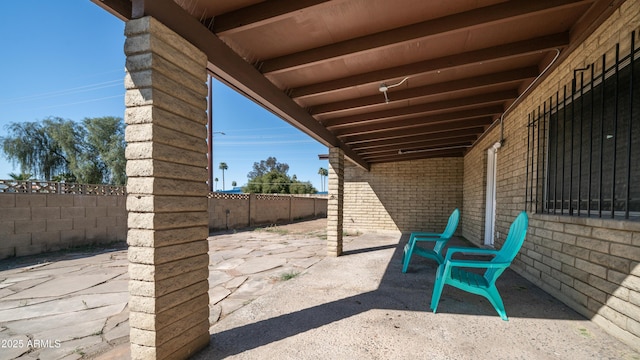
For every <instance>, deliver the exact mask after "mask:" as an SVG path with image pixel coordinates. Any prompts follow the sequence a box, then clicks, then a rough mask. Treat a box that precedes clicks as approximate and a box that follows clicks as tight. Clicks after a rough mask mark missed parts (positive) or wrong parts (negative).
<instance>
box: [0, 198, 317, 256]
mask: <svg viewBox="0 0 640 360" xmlns="http://www.w3.org/2000/svg"><path fill="white" fill-rule="evenodd" d="M251 199H253V211H254V212H255V213H256V214H257V215H256V216H255V217H253V218H250V216H249V207H250V201H251V200H250V195H248V194H242V195H235V194H234V195H233V196H227V197H225V198H216V199H213V198H212V199H209V203H208V207H209V229H210V230H221V229H239V228H243V227H248V226H255V225H263V224H275V223H283V222H290V221H295V220H300V219H308V218H317V217H325V216H327V199H326V198H322V197H298V196H284V200H283V197H279V198H277V199H275V196H260V199H257V200H256V195H255V194H253V195H251ZM277 206H281V207H282V206H286V208H284V209H280V210H279V211H278V212H271V209H273V208H274V207H277ZM289 206H290V207H291V208H289ZM227 210H228V211H229V214H228V215H227ZM0 212H1V213H2V214H3V216H1V217H0V260H1V259H6V258H9V257H14V256H26V255H35V254H40V253H43V252H50V251H56V250H61V249H66V248H71V247H75V246H82V245H90V244H107V243H112V242H117V241H126V239H127V212H126V196H124V195H123V196H118V195H109V196H101V195H70V194H63V195H57V194H10V193H0ZM285 215H286V218H283V216H285Z"/></svg>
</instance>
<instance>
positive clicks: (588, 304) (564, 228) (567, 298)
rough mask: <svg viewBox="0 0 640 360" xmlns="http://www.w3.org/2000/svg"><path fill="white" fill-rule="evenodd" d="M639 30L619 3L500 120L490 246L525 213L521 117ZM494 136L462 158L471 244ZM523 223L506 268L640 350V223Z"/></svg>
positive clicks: (477, 233)
mask: <svg viewBox="0 0 640 360" xmlns="http://www.w3.org/2000/svg"><path fill="white" fill-rule="evenodd" d="M639 28H640V3H638V2H637V1H626V2H625V3H624V4H623V5H622V6H621V7H620V8H619V9H617V10H616V11H615V13H614V14H613V15H612V16H611V17H610V18H609V19H608V20H607V21H606V22H605V23H604V24H603V25H602V26H601V27H600V28H599V29H597V30H596V31H595V32H594V33H593V34H592V35H591V36H590V37H589V38H588V39H587V40H586V41H585V42H584V43H583V45H581V46H579V47H578V48H577V49H576V50H575V51H574V52H573V53H572V54H570V55H569V56H568V57H567V59H566V60H564V61H563V62H562V63H560V64H559V65H558V67H557V68H556V69H555V70H554V71H553V72H551V73H550V74H549V76H548V77H547V78H546V79H545V80H544V81H542V82H541V83H540V84H539V86H537V87H536V88H535V89H534V90H533V91H532V92H531V93H530V94H529V95H528V96H526V97H525V98H524V99H523V101H522V102H521V103H520V104H519V105H518V106H516V107H515V108H514V109H513V111H512V112H511V113H509V114H508V115H507V117H506V119H505V121H504V134H505V143H504V145H503V147H502V148H500V149H499V150H498V165H497V198H496V202H497V212H496V231H497V232H499V233H500V234H501V236H500V237H499V238H498V239H497V240H496V246H497V247H499V246H500V245H501V243H502V242H503V241H504V237H505V232H506V231H507V229H508V227H509V225H510V223H511V222H512V221H513V219H514V218H515V216H516V215H517V213H518V212H519V211H522V210H523V209H524V208H525V203H524V196H525V173H526V164H525V162H526V151H527V149H526V146H527V130H526V123H527V115H528V114H529V113H531V112H532V111H533V110H534V109H536V108H537V107H538V105H539V104H542V102H543V101H545V100H547V99H548V98H549V97H550V96H551V95H552V94H554V93H555V92H556V91H558V90H561V89H562V87H563V86H564V85H565V84H570V82H571V79H572V77H573V69H576V68H581V67H584V66H585V65H587V64H591V63H594V62H595V63H596V64H597V67H598V68H599V66H600V65H599V61H600V59H601V56H602V54H603V53H607V54H608V55H607V57H608V59H611V58H612V56H611V53H612V51H613V49H614V48H615V45H616V43H620V46H621V49H625V48H626V49H628V47H629V39H630V33H631V32H632V31H634V30H636V31H637V30H638V29H639ZM622 51H623V53H624V50H622ZM627 52H628V50H627ZM499 136H500V129H499V127H496V128H494V129H493V130H491V131H490V132H489V133H487V134H485V137H484V138H483V139H482V140H481V141H480V142H478V143H477V144H476V146H475V147H474V148H473V149H472V150H471V151H470V152H469V153H468V154H467V155H466V156H465V159H464V164H465V165H464V171H465V174H464V211H463V216H462V223H463V229H462V234H463V235H464V236H465V237H466V238H467V239H469V240H471V241H473V242H475V243H480V242H481V238H482V235H483V233H484V203H485V183H486V156H487V155H486V150H487V148H488V147H489V146H491V144H493V143H494V142H495V141H497V140H499ZM478 164H482V168H480V167H479V166H478ZM530 219H531V221H530V229H529V233H528V236H527V239H526V241H525V243H524V245H523V249H522V250H521V251H520V254H519V255H518V257H517V258H516V260H515V261H514V263H513V265H512V268H513V269H514V270H516V271H517V272H518V273H519V274H521V275H522V276H524V277H525V278H527V279H529V280H530V281H532V282H533V283H535V284H536V285H538V286H540V287H542V288H543V289H544V290H545V291H547V292H549V293H551V294H552V295H554V296H556V297H557V298H559V299H560V300H562V301H563V302H565V303H566V304H567V305H569V306H571V307H572V308H573V309H575V310H576V311H578V312H580V313H581V314H583V315H584V316H586V317H588V318H591V319H593V320H594V321H595V322H596V323H598V324H599V325H601V326H602V327H603V328H604V329H605V330H607V331H608V332H610V333H612V334H613V335H615V336H617V337H618V338H620V339H622V340H623V341H625V342H627V343H629V344H630V345H632V346H634V347H636V348H640V224H638V223H636V222H630V221H616V220H602V219H585V218H576V217H568V216H566V217H563V216H547V215H536V214H530Z"/></svg>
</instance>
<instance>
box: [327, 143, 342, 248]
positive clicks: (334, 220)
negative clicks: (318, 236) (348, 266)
mask: <svg viewBox="0 0 640 360" xmlns="http://www.w3.org/2000/svg"><path fill="white" fill-rule="evenodd" d="M343 205H344V151H343V150H342V149H340V148H330V149H329V199H328V201H327V251H328V255H329V256H340V255H341V254H342V213H343V211H342V208H343Z"/></svg>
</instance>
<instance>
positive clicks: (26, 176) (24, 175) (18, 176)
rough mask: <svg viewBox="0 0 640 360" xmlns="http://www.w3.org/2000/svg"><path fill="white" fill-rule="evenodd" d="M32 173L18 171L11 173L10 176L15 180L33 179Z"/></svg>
mask: <svg viewBox="0 0 640 360" xmlns="http://www.w3.org/2000/svg"><path fill="white" fill-rule="evenodd" d="M31 176H33V175H31V174H29V173H24V172H23V173H20V174H16V173H9V177H11V178H12V179H13V180H16V181H27V180H31Z"/></svg>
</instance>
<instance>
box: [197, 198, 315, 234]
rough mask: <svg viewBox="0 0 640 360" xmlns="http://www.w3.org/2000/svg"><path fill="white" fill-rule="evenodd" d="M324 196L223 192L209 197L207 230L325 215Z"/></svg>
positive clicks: (284, 221)
mask: <svg viewBox="0 0 640 360" xmlns="http://www.w3.org/2000/svg"><path fill="white" fill-rule="evenodd" d="M326 215H327V199H326V198H322V197H312V196H309V197H304V196H295V195H267V194H222V193H216V194H215V195H214V198H210V199H209V230H223V229H238V228H243V227H248V226H256V225H264V224H277V223H286V222H292V221H295V220H300V219H308V218H315V217H325V216H326Z"/></svg>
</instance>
